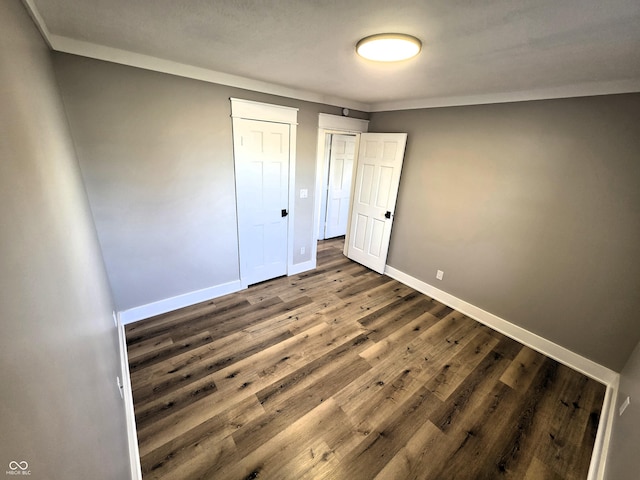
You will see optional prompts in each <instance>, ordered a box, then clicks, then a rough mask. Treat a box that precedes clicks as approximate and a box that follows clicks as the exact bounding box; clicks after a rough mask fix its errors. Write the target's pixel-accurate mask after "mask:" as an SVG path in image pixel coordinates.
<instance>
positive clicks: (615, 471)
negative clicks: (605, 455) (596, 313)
mask: <svg viewBox="0 0 640 480" xmlns="http://www.w3.org/2000/svg"><path fill="white" fill-rule="evenodd" d="M627 396H629V397H631V403H630V405H629V406H628V407H627V409H626V410H625V411H624V414H623V415H622V416H621V417H620V416H619V415H618V409H619V408H620V406H621V405H622V402H624V399H625V398H627ZM639 405H640V343H638V345H637V346H636V348H635V350H634V351H633V353H632V355H631V358H629V361H628V362H627V364H626V365H625V367H624V368H623V369H622V373H621V374H620V390H619V393H618V403H617V405H616V415H615V419H614V423H613V436H612V438H611V442H610V443H609V459H608V463H607V472H606V473H607V474H606V478H607V479H608V480H637V478H638V472H640V456H638V445H640V429H639V428H638V427H639V426H640V408H639Z"/></svg>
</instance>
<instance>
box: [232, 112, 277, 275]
mask: <svg viewBox="0 0 640 480" xmlns="http://www.w3.org/2000/svg"><path fill="white" fill-rule="evenodd" d="M289 128H290V126H289V125H287V124H283V123H274V122H263V121H257V120H246V119H237V120H236V121H235V122H234V157H235V167H236V197H237V209H238V235H239V243H240V273H241V278H242V281H243V283H245V284H247V285H251V284H254V283H258V282H262V281H264V280H268V279H270V278H274V277H278V276H281V275H285V274H286V273H287V252H288V222H289V216H288V210H289V207H288V203H289V153H290V152H289V150H290V145H289Z"/></svg>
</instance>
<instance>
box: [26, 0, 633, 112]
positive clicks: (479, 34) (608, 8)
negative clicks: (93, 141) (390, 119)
mask: <svg viewBox="0 0 640 480" xmlns="http://www.w3.org/2000/svg"><path fill="white" fill-rule="evenodd" d="M23 1H24V3H25V4H26V5H27V7H28V8H29V9H30V10H31V13H32V15H33V16H34V18H35V20H36V23H38V24H39V27H40V29H41V31H42V32H43V34H44V35H45V37H46V38H47V39H48V41H49V43H50V45H51V46H52V48H53V49H55V50H60V51H65V52H69V53H75V54H80V55H86V56H91V57H95V58H101V59H105V60H111V61H116V62H119V63H125V64H130V65H137V66H141V67H143V68H150V69H155V70H160V71H166V72H170V73H175V74H179V75H184V76H190V77H194V78H200V79H203V80H208V81H214V82H217V83H223V84H227V85H234V86H240V87H244V88H250V89H253V90H259V91H265V92H268V93H276V94H282V95H287V96H290V97H294V98H301V99H305V100H312V101H321V102H325V103H330V104H334V105H344V106H350V107H351V108H359V109H362V110H370V111H376V110H385V109H397V108H417V107H425V106H440V105H459V104H469V103H488V102H500V101H512V100H526V99H535V98H554V97H567V96H580V95H593V94H604V93H621V92H630V91H640V0H422V1H420V0H342V1H335V0H272V1H269V0H23ZM384 32H401V33H407V34H411V35H414V36H416V37H418V38H420V39H421V40H422V42H423V51H422V53H421V54H420V56H419V57H417V58H416V59H412V60H407V61H404V62H399V63H396V64H376V63H374V62H370V61H366V60H364V59H361V58H359V57H358V56H357V55H356V54H355V50H354V47H355V44H356V42H357V41H358V40H359V39H360V38H362V37H364V36H367V35H371V34H374V33H384Z"/></svg>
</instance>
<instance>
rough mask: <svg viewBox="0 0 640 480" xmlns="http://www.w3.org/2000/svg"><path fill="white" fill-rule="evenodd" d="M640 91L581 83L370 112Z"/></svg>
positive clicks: (638, 85)
mask: <svg viewBox="0 0 640 480" xmlns="http://www.w3.org/2000/svg"><path fill="white" fill-rule="evenodd" d="M637 92H640V79H630V80H618V81H611V82H593V83H582V84H576V85H566V86H561V87H553V88H542V89H536V90H523V91H518V92H505V93H491V94H480V95H461V96H452V97H434V98H424V99H415V100H399V101H391V102H378V103H372V104H371V109H370V110H369V112H387V111H394V110H416V109H420V108H440V107H459V106H465V105H486V104H490V103H511V102H528V101H532V100H551V99H557V98H573V97H593V96H596V95H615V94H619V93H637Z"/></svg>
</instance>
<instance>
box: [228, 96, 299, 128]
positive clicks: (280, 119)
mask: <svg viewBox="0 0 640 480" xmlns="http://www.w3.org/2000/svg"><path fill="white" fill-rule="evenodd" d="M229 100H231V117H232V118H245V119H248V120H260V121H263V122H276V123H288V124H290V125H298V110H299V109H297V108H293V107H286V106H284V105H274V104H271V103H262V102H254V101H252V100H243V99H241V98H233V97H231V98H230V99H229Z"/></svg>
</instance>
